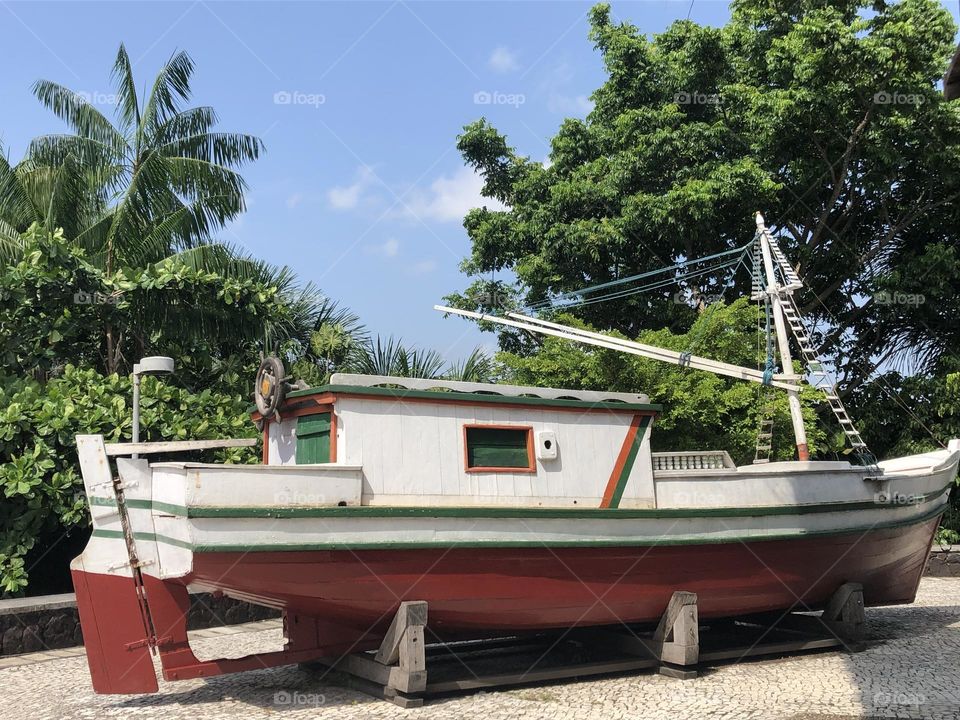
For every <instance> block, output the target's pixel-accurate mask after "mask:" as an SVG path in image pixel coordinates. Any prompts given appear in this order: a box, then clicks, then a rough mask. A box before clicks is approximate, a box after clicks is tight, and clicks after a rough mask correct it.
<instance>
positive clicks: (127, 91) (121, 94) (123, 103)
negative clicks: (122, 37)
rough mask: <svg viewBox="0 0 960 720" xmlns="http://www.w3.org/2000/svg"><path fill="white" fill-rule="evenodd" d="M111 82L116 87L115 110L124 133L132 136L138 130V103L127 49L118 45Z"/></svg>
mask: <svg viewBox="0 0 960 720" xmlns="http://www.w3.org/2000/svg"><path fill="white" fill-rule="evenodd" d="M113 80H114V82H115V83H116V87H117V101H118V104H117V110H118V113H119V115H120V121H121V123H122V127H123V129H124V132H127V133H130V134H133V133H136V132H137V131H138V130H139V128H140V101H139V100H138V99H137V85H136V82H135V81H134V79H133V67H132V65H131V63H130V56H129V55H127V49H126V48H125V47H124V46H123V44H121V45H120V49H119V50H118V51H117V59H116V60H115V61H114V64H113Z"/></svg>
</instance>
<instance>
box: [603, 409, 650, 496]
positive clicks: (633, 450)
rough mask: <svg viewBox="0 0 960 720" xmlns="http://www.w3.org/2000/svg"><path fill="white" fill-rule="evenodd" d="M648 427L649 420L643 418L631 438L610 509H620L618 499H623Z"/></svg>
mask: <svg viewBox="0 0 960 720" xmlns="http://www.w3.org/2000/svg"><path fill="white" fill-rule="evenodd" d="M649 425H650V418H649V416H648V417H645V418H643V420H641V421H640V425H639V426H638V427H637V434H636V435H634V436H633V443H632V444H631V445H630V452H629V453H627V461H626V462H625V463H624V464H623V470H621V471H620V477H619V478H617V487H616V488H615V489H614V491H613V497H611V498H610V507H611V508H619V507H620V498H622V497H623V491H624V490H626V488H627V480H629V479H630V473H631V472H633V463H634V462H636V459H637V453H639V452H640V445H641V444H642V443H643V438H644V437H646V434H647V427H648V426H649Z"/></svg>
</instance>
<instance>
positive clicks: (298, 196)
mask: <svg viewBox="0 0 960 720" xmlns="http://www.w3.org/2000/svg"><path fill="white" fill-rule="evenodd" d="M302 201H303V193H294V194H293V195H291V196H290V197H288V198H287V207H288V208H290V209H291V210H293V208H295V207H296V206H297V205H299V204H300V203H301V202H302Z"/></svg>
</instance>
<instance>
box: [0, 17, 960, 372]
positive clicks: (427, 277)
mask: <svg viewBox="0 0 960 720" xmlns="http://www.w3.org/2000/svg"><path fill="white" fill-rule="evenodd" d="M591 4H592V3H579V2H395V3H391V2H383V3H381V2H350V3H346V2H292V3H276V2H270V3H268V2H240V3H231V2H195V3H191V2H186V3H180V2H162V3H161V2H124V3H121V2H106V3H94V2H72V3H53V2H33V3H21V2H0V37H2V40H3V46H4V49H5V53H4V54H5V57H6V61H5V63H4V69H3V71H2V72H0V97H2V98H3V112H2V114H0V145H2V147H3V149H4V151H5V152H6V153H7V154H8V155H9V156H10V157H11V159H13V160H18V159H20V158H21V157H22V156H23V153H24V150H25V148H26V145H27V143H28V141H29V140H30V138H32V137H34V136H36V135H39V134H43V133H47V132H58V131H60V130H61V126H60V124H59V122H58V121H57V120H56V119H55V118H54V117H53V116H52V115H51V114H50V113H49V112H48V111H46V110H44V109H43V108H42V107H41V106H40V104H39V103H38V102H37V101H36V100H35V99H34V98H33V96H32V94H31V93H30V86H31V84H32V83H33V82H34V81H35V80H37V79H39V78H44V79H49V80H54V81H57V82H60V83H63V84H65V85H67V86H68V87H70V88H72V89H74V90H77V91H82V92H84V93H88V97H89V98H90V100H91V101H92V102H95V103H97V104H98V105H99V106H101V109H103V110H105V111H109V112H112V107H111V103H112V100H113V98H112V92H113V89H112V87H111V85H110V82H109V76H110V68H111V66H112V63H113V60H114V57H115V55H116V51H117V47H118V45H119V43H121V42H123V43H124V44H125V45H126V47H127V50H128V52H129V53H130V56H131V58H132V59H133V60H134V62H135V71H136V74H137V77H138V80H139V83H140V85H141V87H143V86H145V85H146V84H147V83H148V82H150V81H151V80H152V79H153V76H154V75H155V73H156V71H157V70H158V69H159V67H160V66H161V65H162V64H163V63H164V61H165V60H166V59H167V58H168V57H169V56H170V55H171V53H173V52H174V51H176V50H186V51H188V52H189V53H190V54H191V56H192V57H193V59H194V61H195V63H196V66H197V69H196V73H195V78H194V82H193V91H194V98H193V103H192V104H203V105H212V106H213V107H214V108H216V110H217V112H218V114H219V116H220V125H219V127H220V128H221V129H223V130H233V131H242V132H249V133H253V134H255V135H259V136H260V137H262V138H263V140H264V142H265V143H266V146H267V152H266V154H265V156H264V157H263V158H262V159H261V160H259V161H258V162H257V163H255V164H254V165H252V166H250V167H248V168H247V169H246V170H245V171H244V173H243V174H244V177H245V178H246V179H247V181H248V182H249V185H250V193H249V196H248V200H249V210H248V211H247V213H246V214H245V215H244V216H243V217H242V218H241V219H240V220H239V221H238V222H236V223H234V224H233V225H232V226H231V227H230V228H229V229H228V230H227V231H225V232H224V233H222V239H223V240H225V241H228V242H232V243H234V244H237V245H239V246H241V247H243V248H245V249H247V250H248V251H249V252H251V253H253V254H255V255H257V256H260V257H263V258H265V259H267V260H270V261H272V262H275V263H283V264H288V265H291V266H292V267H293V268H295V269H296V270H297V272H298V274H299V275H300V276H301V277H302V278H303V279H304V280H310V281H313V282H315V283H316V284H317V285H318V286H319V287H320V288H321V289H322V290H323V291H324V292H325V293H326V294H327V295H329V296H330V297H332V298H334V299H336V300H338V301H339V302H341V303H343V304H344V305H346V306H348V307H350V308H352V309H353V310H354V311H356V312H357V313H358V314H359V315H360V316H361V317H362V319H363V321H364V322H365V323H366V324H367V326H368V327H369V328H370V329H371V331H373V332H375V333H380V334H383V335H390V334H393V335H396V336H401V337H403V338H404V339H405V340H407V341H409V342H411V343H414V344H418V345H422V346H427V347H432V348H434V349H436V350H438V351H439V352H441V353H442V354H443V355H444V356H445V357H447V358H449V359H451V360H452V359H456V358H458V357H461V356H463V355H465V354H466V353H468V352H469V351H470V350H471V349H472V348H473V347H474V346H476V345H483V346H485V347H488V348H492V347H493V336H492V335H488V334H481V333H479V332H478V331H476V330H475V329H474V328H473V326H472V325H471V324H469V323H467V322H465V321H462V320H458V319H456V318H448V319H446V320H444V319H443V318H442V316H440V314H439V313H436V312H435V311H433V310H432V306H433V304H434V303H436V302H439V301H440V299H441V298H442V296H443V295H445V294H446V293H449V292H451V291H454V290H459V289H462V288H463V287H464V286H465V284H466V278H465V277H464V276H463V275H462V274H460V272H459V269H458V266H459V263H460V261H461V259H462V258H463V257H465V256H466V255H467V254H468V252H469V241H468V238H467V235H466V232H465V231H464V229H463V227H462V225H461V222H462V217H463V214H464V212H465V211H466V209H467V208H469V207H472V206H475V205H477V204H483V201H482V200H481V199H480V198H479V193H478V190H479V185H480V183H479V180H478V179H477V178H476V177H475V176H474V175H473V174H472V173H471V172H469V171H468V170H467V169H465V168H464V166H463V162H462V160H461V158H460V155H459V153H458V152H457V150H456V147H455V142H456V136H457V134H458V133H459V132H460V130H461V128H462V127H463V125H465V124H467V123H469V122H471V121H473V120H476V119H477V118H479V117H481V116H485V117H487V118H488V119H489V120H490V121H491V122H492V123H493V124H494V125H495V126H496V127H498V128H499V129H500V130H501V131H502V132H504V133H506V134H507V136H508V138H509V139H510V141H511V143H512V144H513V145H514V146H516V147H517V148H518V149H519V151H520V152H521V153H523V154H526V155H529V156H531V157H533V158H536V159H544V158H546V156H547V153H548V149H549V148H548V144H547V143H548V139H549V138H550V137H551V136H552V135H553V134H554V133H555V132H556V130H557V128H558V126H559V124H560V123H561V122H562V120H563V118H564V117H566V116H583V115H585V114H586V113H587V112H588V111H589V107H590V106H589V101H588V96H589V95H590V93H591V92H592V91H593V90H594V89H595V88H596V87H598V86H599V85H600V84H601V83H602V82H603V79H604V75H603V69H602V65H601V61H600V57H599V55H598V54H597V53H596V52H595V51H594V50H593V48H592V47H591V44H590V42H589V40H588V39H587V32H588V26H587V21H586V13H587V11H588V10H589V8H590V6H591ZM949 7H950V8H951V10H952V11H953V12H954V13H955V14H956V4H955V3H950V4H949ZM613 11H614V15H615V16H616V17H617V18H619V19H627V20H629V21H631V22H633V23H634V24H636V25H637V26H639V27H640V28H641V29H643V30H644V31H647V32H659V31H662V30H663V29H664V28H666V27H667V26H668V25H669V24H670V23H671V22H673V21H674V20H676V19H678V18H683V17H686V16H687V13H688V11H689V12H690V17H691V19H693V20H695V21H697V22H700V23H706V24H713V25H719V24H722V23H723V22H725V21H726V19H727V17H728V15H729V12H728V8H727V4H726V2H716V1H713V2H708V1H706V0H695V2H694V4H693V5H692V7H691V5H690V2H689V0H680V1H677V2H653V1H650V2H636V1H634V2H614V3H613ZM487 204H489V201H488V202H487Z"/></svg>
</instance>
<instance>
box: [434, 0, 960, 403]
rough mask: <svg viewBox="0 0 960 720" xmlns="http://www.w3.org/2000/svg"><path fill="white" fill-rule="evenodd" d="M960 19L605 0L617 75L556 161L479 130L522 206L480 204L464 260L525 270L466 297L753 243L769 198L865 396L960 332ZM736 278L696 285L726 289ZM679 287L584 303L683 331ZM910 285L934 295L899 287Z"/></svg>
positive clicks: (469, 221) (775, 4) (604, 50)
mask: <svg viewBox="0 0 960 720" xmlns="http://www.w3.org/2000/svg"><path fill="white" fill-rule="evenodd" d="M955 31H956V28H955V26H954V23H953V21H952V19H951V18H950V14H949V12H947V10H946V9H945V8H943V7H942V6H941V4H940V3H938V2H936V1H935V0H900V2H895V3H891V2H886V1H885V0H880V2H866V0H830V1H829V2H824V1H823V0H790V1H789V2H785V1H783V0H736V1H735V2H734V3H733V5H732V17H731V20H730V22H729V23H728V24H727V25H725V26H724V27H720V28H715V27H707V26H700V25H697V24H696V23H694V22H691V21H687V20H684V21H678V22H676V23H674V24H673V25H672V26H671V27H669V28H668V29H667V30H666V32H664V33H662V34H659V35H656V36H653V37H648V36H647V35H646V34H644V33H643V32H642V31H641V30H640V29H638V28H637V27H635V26H633V25H631V24H629V23H615V22H613V21H612V19H611V17H610V9H609V7H608V6H606V5H598V6H596V7H595V8H594V9H593V11H592V13H591V32H590V37H591V39H592V40H593V42H594V43H595V46H596V47H597V49H598V50H599V51H600V53H601V54H602V57H603V61H604V64H605V66H606V70H607V80H606V81H605V82H604V84H603V85H602V86H601V87H600V88H598V89H597V91H596V92H595V93H594V94H593V101H594V103H595V106H594V108H593V110H592V112H590V114H589V115H588V116H587V118H586V119H585V120H577V119H568V120H566V121H564V123H563V124H562V126H561V127H560V130H559V131H558V133H557V134H556V135H555V136H554V137H553V139H552V140H551V152H550V157H549V159H550V163H549V164H543V163H541V162H538V161H535V160H532V159H530V158H528V157H524V156H522V155H521V154H519V153H518V152H517V151H516V150H515V149H514V148H513V147H511V146H510V144H509V143H508V141H507V139H506V138H505V137H504V136H503V135H502V134H500V133H499V132H498V131H497V130H496V129H495V128H494V127H492V126H491V125H490V124H489V123H488V122H487V121H486V120H479V121H477V122H475V123H473V124H471V125H469V126H467V127H466V128H465V131H464V133H463V134H462V135H461V136H460V138H459V148H460V150H461V152H462V153H463V156H464V158H465V159H466V161H467V162H468V163H469V164H470V165H472V166H473V167H475V168H476V169H478V170H479V171H480V172H481V173H482V175H483V177H484V180H485V185H484V194H485V195H487V196H488V197H491V198H495V199H497V200H499V201H500V202H502V203H503V204H504V205H506V206H507V209H506V210H500V211H497V210H490V209H486V208H480V209H476V210H473V211H471V212H470V213H469V214H468V215H467V217H466V219H465V221H464V225H465V227H466V229H467V232H468V233H469V235H470V238H471V241H472V253H471V255H470V257H469V258H468V259H467V261H466V262H465V264H464V270H465V271H466V273H467V274H468V275H470V276H473V277H475V278H481V277H483V276H485V275H486V274H488V273H490V272H492V271H498V270H507V271H509V272H510V273H512V274H514V275H515V277H516V280H517V283H516V287H515V288H514V289H513V291H512V292H511V291H506V292H504V291H503V290H502V289H501V290H497V291H496V292H491V291H490V288H489V285H488V283H487V282H486V281H483V280H477V281H476V282H475V283H474V285H473V286H471V288H469V289H468V290H467V291H466V292H464V293H463V294H460V295H455V296H452V297H451V298H450V299H451V301H453V302H455V303H457V304H459V305H461V306H468V307H488V308H489V307H490V302H489V300H490V298H498V299H502V298H507V300H509V299H510V298H512V297H514V296H516V298H517V299H518V302H519V303H521V304H530V303H536V302H540V301H543V300H545V299H549V298H550V297H551V296H553V295H555V294H556V293H562V292H568V291H574V290H578V289H580V288H583V287H585V286H588V285H592V284H595V283H601V282H606V281H609V280H614V279H618V278H622V277H625V276H630V275H632V274H635V273H640V272H644V271H648V270H651V269H654V268H658V267H662V266H665V265H670V264H672V263H674V262H675V261H677V260H678V259H681V258H684V257H686V258H689V257H699V256H704V255H709V254H711V253H714V252H717V251H720V250H725V249H729V248H732V247H736V246H739V245H742V244H744V243H746V242H747V241H749V240H750V237H751V235H752V233H753V212H754V211H756V210H758V209H760V210H763V211H764V213H765V214H766V216H767V219H768V221H769V222H770V223H771V224H772V226H773V227H774V229H775V231H776V232H777V233H778V234H779V235H780V236H781V238H782V241H781V244H782V245H783V246H784V250H785V251H786V253H787V254H788V256H789V257H791V258H792V259H793V260H794V261H795V262H796V263H797V264H798V265H799V268H800V275H801V277H802V279H803V280H804V282H805V283H806V285H807V288H808V290H807V291H806V292H805V293H804V294H802V295H801V296H800V298H799V300H800V302H801V304H802V305H803V308H802V309H803V310H804V312H805V313H807V314H808V315H809V316H810V317H811V318H812V319H813V320H815V321H816V323H817V327H818V332H817V333H816V339H817V340H818V341H819V342H820V343H822V351H823V353H824V354H825V355H826V357H827V358H828V359H829V360H832V361H833V362H834V363H835V365H836V367H838V368H839V369H840V375H841V377H840V383H841V389H842V390H843V392H844V393H849V392H852V391H853V390H854V389H855V388H857V387H858V386H860V385H861V384H862V383H864V382H865V381H866V380H867V378H869V377H870V375H871V373H873V371H874V370H875V369H876V368H878V367H881V368H882V367H885V366H888V365H889V364H890V363H891V362H906V361H909V362H911V363H912V367H913V368H914V369H916V370H926V369H930V368H933V367H935V366H936V365H937V362H938V361H939V359H940V358H942V357H943V356H944V354H945V353H947V352H949V351H950V349H951V348H956V347H958V346H960V324H957V323H956V321H955V318H956V316H957V314H958V311H960V282H958V279H960V258H958V257H957V248H956V237H957V232H958V226H960V203H958V202H957V199H958V198H960V152H958V149H960V146H958V138H960V110H958V106H957V105H956V104H953V103H948V102H946V101H945V100H944V99H943V97H942V95H941V93H940V91H939V89H938V87H937V85H938V82H939V80H940V78H941V76H942V74H943V69H944V67H946V63H947V60H948V59H949V57H950V56H951V53H952V52H953V49H954V33H955ZM726 279H727V278H726V277H717V276H713V275H707V276H705V277H703V278H700V279H698V280H696V281H692V282H691V283H689V284H690V285H691V286H692V287H693V288H694V289H696V290H697V291H699V292H701V293H704V294H711V293H714V292H716V291H717V289H718V288H719V287H720V286H721V285H722V283H723V282H724V281H725V280H726ZM748 283H749V280H748V278H747V276H746V274H745V273H743V274H741V275H740V276H739V278H738V279H737V288H738V290H740V291H746V290H747V289H748V287H749V285H748ZM672 292H673V289H670V290H669V291H665V292H664V293H663V294H662V295H660V296H659V297H657V296H654V297H650V296H645V295H644V296H641V295H638V296H634V297H631V298H625V299H623V300H621V301H618V302H616V303H607V304H596V305H589V306H586V307H583V308H581V309H577V310H575V311H574V312H575V314H576V316H577V317H580V318H582V319H583V320H585V321H587V322H588V323H590V324H591V325H593V326H595V327H598V328H601V329H604V330H607V329H615V330H619V331H621V332H624V333H625V334H627V335H628V336H636V335H637V334H639V333H640V332H641V331H642V330H644V329H648V328H658V327H667V328H670V329H672V330H674V331H683V330H685V329H687V328H689V327H690V326H691V324H692V323H693V321H694V319H695V317H696V313H695V312H694V311H693V310H692V309H691V308H689V307H685V306H683V305H678V304H676V303H673V302H671V301H670V297H669V294H670V293H672ZM897 293H900V294H907V295H922V296H923V297H924V299H925V302H919V303H912V304H900V303H896V302H888V301H889V298H890V297H891V296H892V297H897ZM508 337H509V336H508Z"/></svg>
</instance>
